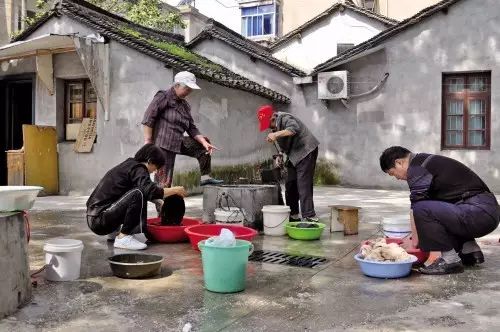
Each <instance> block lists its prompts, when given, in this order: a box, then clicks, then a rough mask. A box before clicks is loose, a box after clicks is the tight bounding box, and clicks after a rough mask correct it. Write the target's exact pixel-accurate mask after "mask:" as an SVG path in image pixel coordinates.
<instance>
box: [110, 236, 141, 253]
mask: <svg viewBox="0 0 500 332" xmlns="http://www.w3.org/2000/svg"><path fill="white" fill-rule="evenodd" d="M114 246H115V248H121V249H129V250H143V249H146V248H147V247H148V246H147V245H146V244H145V243H142V242H139V241H137V240H136V239H134V237H133V236H132V235H125V236H124V237H122V238H121V239H120V238H116V239H115V245H114Z"/></svg>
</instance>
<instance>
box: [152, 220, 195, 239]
mask: <svg viewBox="0 0 500 332" xmlns="http://www.w3.org/2000/svg"><path fill="white" fill-rule="evenodd" d="M200 224H201V220H198V219H193V218H183V219H182V222H181V225H180V226H162V225H160V218H150V219H148V232H149V234H151V237H152V238H153V239H154V240H155V241H158V242H162V243H177V242H186V241H188V237H187V234H186V233H185V232H184V229H185V228H186V227H188V226H193V225H200Z"/></svg>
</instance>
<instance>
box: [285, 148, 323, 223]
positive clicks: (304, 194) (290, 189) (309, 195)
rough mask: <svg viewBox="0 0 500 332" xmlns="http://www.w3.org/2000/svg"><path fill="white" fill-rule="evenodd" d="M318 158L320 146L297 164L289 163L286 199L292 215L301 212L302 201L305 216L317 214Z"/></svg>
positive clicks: (303, 215) (302, 210)
mask: <svg viewBox="0 0 500 332" xmlns="http://www.w3.org/2000/svg"><path fill="white" fill-rule="evenodd" d="M317 158H318V148H316V149H314V150H313V151H312V152H311V153H309V154H308V155H307V156H306V157H305V158H304V159H302V160H301V161H300V162H299V163H298V164H297V165H295V166H293V165H291V164H290V163H288V165H287V171H288V176H287V179H286V183H285V199H286V205H288V206H289V207H290V210H291V214H292V215H293V214H298V213H299V201H300V210H301V212H302V217H303V218H309V217H314V216H316V212H315V211H314V201H313V180H314V170H315V169H316V159H317Z"/></svg>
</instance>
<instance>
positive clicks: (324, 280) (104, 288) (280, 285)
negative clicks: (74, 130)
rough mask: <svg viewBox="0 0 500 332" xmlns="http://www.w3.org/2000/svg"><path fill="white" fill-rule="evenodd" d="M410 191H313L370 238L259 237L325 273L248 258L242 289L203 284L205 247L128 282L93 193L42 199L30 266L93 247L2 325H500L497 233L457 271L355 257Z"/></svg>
mask: <svg viewBox="0 0 500 332" xmlns="http://www.w3.org/2000/svg"><path fill="white" fill-rule="evenodd" d="M407 195H408V193H407V192H404V191H385V190H362V189H350V188H336V187H321V188H315V201H316V205H317V210H318V213H319V214H320V215H322V216H325V217H326V216H327V215H328V213H329V208H328V205H331V204H350V205H357V206H361V207H362V208H363V209H362V210H361V211H362V212H361V220H362V223H361V225H360V234H359V235H356V236H348V237H344V236H343V235H342V234H339V233H329V232H328V230H326V231H325V233H324V234H323V236H322V238H321V240H320V241H311V242H303V241H295V240H291V239H287V238H285V237H268V236H259V237H258V238H257V239H256V241H255V242H254V243H255V246H256V249H262V248H263V249H267V250H277V251H282V252H286V253H288V254H308V255H317V256H323V257H326V258H328V259H329V260H330V262H329V263H328V264H327V265H324V266H322V267H321V268H318V269H309V268H300V267H292V266H283V265H274V264H266V263H254V262H251V263H249V268H248V277H247V288H246V290H245V291H244V292H241V293H237V294H216V293H211V292H209V291H205V290H204V289H203V272H202V268H201V259H200V255H199V253H198V252H196V251H194V250H193V249H191V247H190V245H189V244H187V243H185V244H163V245H162V244H156V245H151V246H150V247H149V248H148V249H147V250H146V252H149V253H158V254H161V255H163V256H164V257H165V261H164V263H163V266H162V272H161V276H159V277H156V278H153V279H148V280H126V279H119V278H116V277H114V276H112V274H111V270H110V268H109V265H108V263H107V261H106V259H107V258H108V257H109V256H111V255H113V254H114V253H115V250H114V248H113V246H112V244H111V243H109V242H107V241H106V238H105V237H99V236H96V235H94V234H93V233H92V232H90V231H89V229H88V227H87V225H86V222H85V219H84V203H85V198H84V197H45V198H40V199H39V200H38V201H37V203H36V205H35V207H34V209H33V210H32V211H31V216H30V218H31V219H30V220H31V226H32V237H31V242H30V264H31V269H32V270H33V271H35V270H37V269H39V268H40V267H42V266H43V264H44V255H43V251H42V247H43V243H44V242H45V241H46V240H48V239H51V238H55V237H70V238H75V239H80V240H82V241H83V242H84V245H85V249H84V251H83V256H82V268H81V278H80V279H79V280H77V281H72V282H61V283H54V282H47V281H45V280H44V279H43V277H42V275H41V276H39V277H38V278H37V279H36V280H37V281H38V286H37V287H36V288H34V290H33V299H32V302H31V303H30V304H28V305H27V306H26V307H24V308H22V309H21V310H20V311H19V312H18V313H17V314H15V315H13V316H10V317H8V318H6V319H4V320H1V321H0V331H72V332H75V331H138V330H142V331H182V329H183V327H184V326H185V325H186V324H187V323H189V324H191V325H192V330H191V331H341V330H348V331H496V330H498V329H499V326H500V315H499V310H500V309H498V308H500V281H499V280H500V278H499V277H500V269H498V266H500V246H499V243H498V239H499V237H500V232H499V230H497V231H496V232H495V233H494V234H491V235H489V236H487V237H485V238H483V239H481V240H480V245H481V247H482V248H483V251H484V253H485V256H486V262H485V263H484V264H483V265H481V266H480V267H478V268H470V269H467V270H466V272H465V273H463V274H460V275H452V276H440V277H439V276H423V275H419V274H417V273H413V274H412V275H411V276H410V277H409V278H404V279H399V280H380V279H372V278H368V277H365V276H363V275H362V274H361V273H360V271H359V268H358V266H357V265H356V262H355V261H354V259H353V255H354V253H355V252H356V250H357V246H358V244H359V243H360V242H361V241H362V240H364V239H368V238H374V237H377V236H380V227H379V223H380V221H381V218H382V217H383V216H389V215H394V214H403V213H407V211H408V208H409V203H408V198H407ZM187 209H188V212H187V215H189V216H194V217H199V216H201V196H195V197H190V198H188V199H187ZM152 210H153V209H151V213H152Z"/></svg>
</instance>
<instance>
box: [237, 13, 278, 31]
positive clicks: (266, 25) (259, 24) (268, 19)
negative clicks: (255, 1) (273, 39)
mask: <svg viewBox="0 0 500 332" xmlns="http://www.w3.org/2000/svg"><path fill="white" fill-rule="evenodd" d="M275 8H276V12H278V6H274V5H264V6H255V7H246V8H241V34H242V35H244V36H246V37H255V36H275V35H276V34H277V31H276V22H277V19H276V18H277V15H276V13H275V12H274V10H275Z"/></svg>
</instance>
